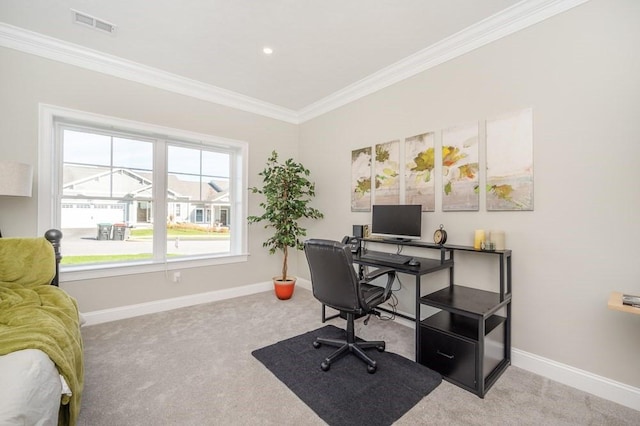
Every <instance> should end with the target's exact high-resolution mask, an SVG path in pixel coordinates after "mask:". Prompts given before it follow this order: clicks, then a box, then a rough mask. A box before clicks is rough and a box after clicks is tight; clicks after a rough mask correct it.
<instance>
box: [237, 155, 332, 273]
mask: <svg viewBox="0 0 640 426" xmlns="http://www.w3.org/2000/svg"><path fill="white" fill-rule="evenodd" d="M258 175H259V176H262V183H263V185H262V187H261V188H258V187H255V186H254V187H251V188H249V190H250V191H251V192H252V193H254V194H262V195H264V197H265V200H264V201H263V202H261V203H260V207H262V208H263V209H264V212H263V213H262V215H260V216H253V215H252V216H249V217H248V218H247V220H248V221H249V223H250V224H252V223H256V222H263V221H264V222H266V224H265V226H264V227H265V228H269V227H271V228H273V235H272V236H271V237H269V239H267V240H266V241H265V242H264V243H263V244H262V246H263V247H268V248H269V253H271V254H274V253H275V252H276V251H278V250H281V251H282V254H283V262H282V275H281V277H280V278H277V280H279V281H286V280H287V260H288V256H289V252H288V249H289V248H290V247H291V248H295V249H297V250H302V249H303V248H304V245H303V242H302V241H301V240H300V239H301V238H302V237H304V236H306V235H307V230H306V229H305V228H303V227H302V226H300V223H299V221H300V220H301V219H302V218H308V219H320V218H322V217H323V214H322V213H321V212H320V211H319V210H318V209H315V208H313V207H310V206H309V203H310V202H311V200H312V199H313V198H314V197H315V184H314V183H313V182H311V181H310V180H309V179H308V177H309V175H310V172H309V170H308V169H306V168H305V167H304V166H303V165H302V164H300V163H297V162H295V161H293V159H291V158H289V159H288V160H286V161H285V162H284V163H281V162H279V161H278V153H277V152H276V151H273V152H272V153H271V156H270V157H269V158H268V159H267V165H266V167H265V169H264V170H263V171H262V172H260V173H258Z"/></svg>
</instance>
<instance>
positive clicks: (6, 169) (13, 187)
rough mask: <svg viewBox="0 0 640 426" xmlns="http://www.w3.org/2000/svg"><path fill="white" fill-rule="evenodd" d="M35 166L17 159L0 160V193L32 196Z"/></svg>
mask: <svg viewBox="0 0 640 426" xmlns="http://www.w3.org/2000/svg"><path fill="white" fill-rule="evenodd" d="M32 186H33V167H31V166H30V165H29V164H23V163H18V162H15V161H4V160H0V195H13V196H16V197H31V188H32Z"/></svg>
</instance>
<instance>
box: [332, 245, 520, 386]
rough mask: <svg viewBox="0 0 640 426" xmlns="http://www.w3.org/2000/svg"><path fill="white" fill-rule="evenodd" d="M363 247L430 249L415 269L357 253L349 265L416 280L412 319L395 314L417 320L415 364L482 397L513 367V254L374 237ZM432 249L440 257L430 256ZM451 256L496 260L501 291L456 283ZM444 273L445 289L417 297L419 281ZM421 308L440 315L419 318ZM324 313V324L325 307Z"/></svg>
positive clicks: (419, 292) (419, 287)
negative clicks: (446, 277) (470, 254)
mask: <svg viewBox="0 0 640 426" xmlns="http://www.w3.org/2000/svg"><path fill="white" fill-rule="evenodd" d="M367 243H380V244H393V245H403V246H411V247H417V248H424V249H430V250H432V254H434V255H435V257H436V258H435V259H434V258H422V257H415V259H416V260H418V261H419V262H420V265H418V266H410V265H408V264H402V265H398V264H397V263H392V262H384V261H373V260H369V259H362V258H361V257H360V255H354V256H353V261H354V263H355V264H357V265H359V266H361V267H362V266H371V267H374V268H380V267H388V268H392V269H394V270H396V271H397V272H399V273H403V274H408V275H413V276H414V277H415V281H416V285H415V287H416V289H415V293H416V302H415V303H416V308H415V318H411V317H408V316H406V315H400V314H396V315H398V316H401V317H404V318H407V319H410V320H412V321H415V329H416V330H415V331H416V334H415V342H416V358H415V360H416V362H419V363H421V364H424V365H426V366H427V367H429V368H431V369H433V370H436V371H438V372H440V373H441V374H442V375H443V377H444V379H445V380H447V381H449V382H451V383H454V384H456V385H458V386H460V387H462V388H463V389H467V390H469V391H471V392H473V393H475V394H476V395H478V396H479V397H481V398H483V397H484V395H485V393H486V392H487V391H488V390H489V388H490V387H491V386H492V385H493V384H494V383H495V381H496V380H497V379H498V378H499V377H500V375H502V373H503V372H504V371H505V370H506V368H507V367H508V366H509V365H510V364H511V250H500V251H483V250H476V249H474V248H473V247H468V246H455V245H445V246H438V245H435V244H432V243H425V242H421V241H406V242H397V241H384V240H383V241H380V240H376V239H363V240H362V241H361V250H364V249H365V248H366V244H367ZM436 250H437V251H439V256H438V255H437V252H436V253H434V251H436ZM455 252H475V253H479V254H481V255H485V256H489V257H490V258H493V259H497V260H498V261H499V268H500V279H499V281H500V283H499V290H498V291H486V290H480V289H476V288H474V287H468V286H462V285H458V284H455V283H454V253H455ZM444 269H448V270H449V285H448V286H446V287H445V288H443V289H441V290H438V291H435V292H432V293H430V294H425V295H423V294H421V277H422V276H423V275H427V274H430V273H432V272H436V271H440V270H444ZM361 272H362V270H361ZM422 305H424V306H430V307H433V308H437V309H439V310H440V311H439V312H438V313H436V314H434V315H431V316H429V317H427V318H424V319H422V318H421V306H422ZM378 309H383V310H384V308H380V307H378ZM387 311H388V310H387ZM322 315H323V321H324V320H325V311H324V306H323V311H322ZM336 316H337V315H336ZM332 318H333V317H332Z"/></svg>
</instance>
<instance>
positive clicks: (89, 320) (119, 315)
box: [82, 281, 304, 326]
mask: <svg viewBox="0 0 640 426" xmlns="http://www.w3.org/2000/svg"><path fill="white" fill-rule="evenodd" d="M303 287H304V285H303ZM272 289H273V283H272V282H271V281H268V282H262V283H257V284H250V285H246V286H242V287H234V288H229V289H224V290H215V291H210V292H207V293H197V294H191V295H188V296H181V297H175V298H173V299H163V300H156V301H153V302H146V303H139V304H136V305H128V306H121V307H118V308H112V309H103V310H100V311H93V312H83V313H82V315H83V316H84V318H85V320H86V322H85V324H84V325H85V326H88V325H95V324H101V323H103V322H109V321H116V320H121V319H125V318H133V317H137V316H140V315H147V314H153V313H156V312H163V311H169V310H171V309H177V308H185V307H187V306H194V305H200V304H202V303H210V302H217V301H219V300H225V299H233V298H235V297H240V296H247V295H250V294H255V293H261V292H263V291H268V290H272Z"/></svg>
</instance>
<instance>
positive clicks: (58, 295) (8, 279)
mask: <svg viewBox="0 0 640 426" xmlns="http://www.w3.org/2000/svg"><path fill="white" fill-rule="evenodd" d="M12 240H22V241H12ZM24 240H38V241H31V242H29V241H24ZM40 240H44V242H45V243H46V244H43V242H42V241H40ZM16 249H17V250H16ZM50 249H51V245H50V244H49V242H48V241H46V240H45V239H44V238H42V239H40V238H20V239H19V238H7V239H0V355H6V354H8V353H10V352H15V351H19V350H23V349H39V350H41V351H43V352H44V353H46V354H47V355H48V356H49V358H51V360H52V361H53V362H54V363H55V365H56V367H57V368H58V371H59V372H60V374H61V375H62V376H63V377H64V378H65V380H66V381H67V383H68V384H69V387H70V388H71V392H72V393H73V395H72V396H71V397H68V396H63V398H62V406H61V407H60V416H59V419H60V421H59V424H64V425H75V424H76V421H77V418H78V414H79V412H80V400H81V396H82V386H83V380H84V372H83V346H82V337H81V335H80V323H79V316H78V306H77V303H76V301H75V299H73V298H72V297H71V296H69V295H68V294H67V293H66V292H65V291H64V290H62V289H60V288H58V287H55V286H51V285H49V283H50V281H51V278H52V277H53V274H52V273H51V269H50V267H51V265H53V268H55V263H51V262H50V260H49V259H50V257H49V256H54V255H53V250H52V249H51V250H50ZM40 250H42V251H41V252H40V253H35V252H38V251H40ZM11 258H14V259H17V260H16V262H15V263H12V262H11ZM25 258H28V259H30V260H25ZM42 258H44V259H45V260H42ZM40 265H42V266H43V268H42V269H40V268H39V266H40ZM20 270H22V272H23V273H22V275H21V274H19V271H20ZM53 271H55V269H54V270H53ZM54 273H55V272H54ZM43 280H44V281H43Z"/></svg>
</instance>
